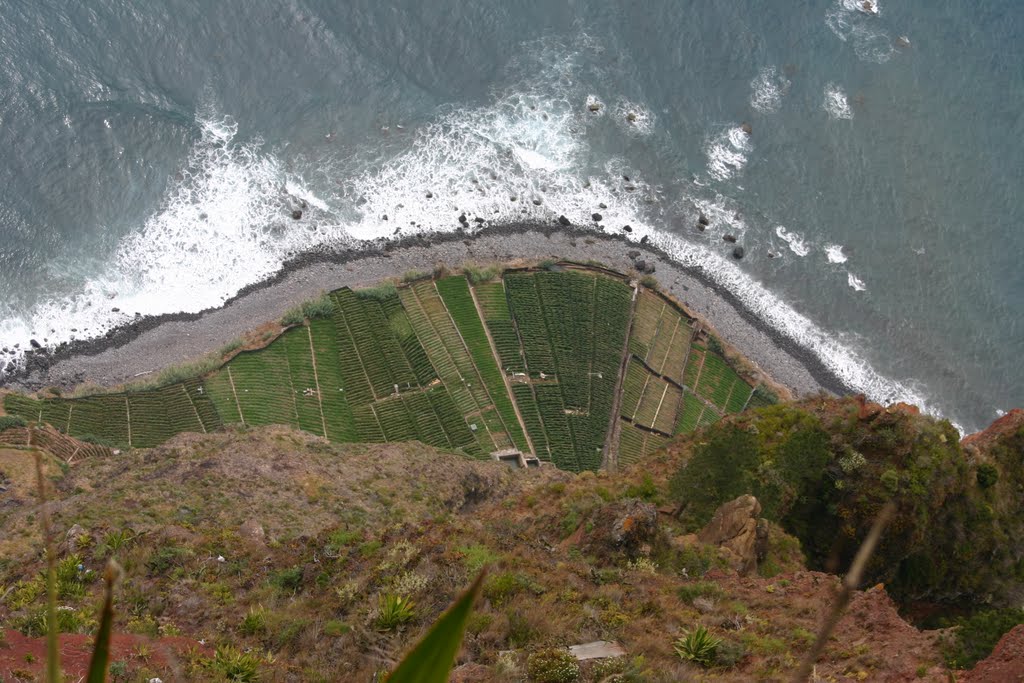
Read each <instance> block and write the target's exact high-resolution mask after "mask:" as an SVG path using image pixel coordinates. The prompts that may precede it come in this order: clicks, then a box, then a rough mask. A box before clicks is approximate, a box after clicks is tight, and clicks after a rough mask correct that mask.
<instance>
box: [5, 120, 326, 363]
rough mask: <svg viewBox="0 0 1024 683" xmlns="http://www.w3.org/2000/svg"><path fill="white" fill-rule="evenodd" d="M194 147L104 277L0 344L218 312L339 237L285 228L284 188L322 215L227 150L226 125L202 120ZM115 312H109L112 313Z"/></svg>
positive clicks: (275, 165) (255, 161)
mask: <svg viewBox="0 0 1024 683" xmlns="http://www.w3.org/2000/svg"><path fill="white" fill-rule="evenodd" d="M198 123H199V129H200V140H199V141H198V142H197V143H196V145H195V146H194V148H193V149H192V151H191V154H190V158H189V160H188V163H187V170H186V171H185V172H183V174H182V175H183V179H182V180H181V182H180V183H179V184H178V185H177V186H176V187H175V188H174V189H173V190H172V192H171V194H170V195H169V196H168V197H167V199H166V200H165V201H164V203H163V206H162V207H161V208H160V209H159V210H157V211H156V212H155V213H154V214H153V215H151V216H150V217H149V218H148V219H147V220H146V222H145V224H144V225H143V226H142V227H141V228H140V229H139V230H138V231H136V232H134V233H132V234H130V235H129V236H127V237H126V238H125V239H124V240H123V241H122V242H121V243H120V245H118V248H117V251H116V252H115V254H114V255H113V256H112V257H111V259H110V264H109V267H108V269H107V270H106V272H105V273H104V274H103V275H102V276H100V277H97V278H93V279H90V280H88V281H87V282H86V283H85V284H84V285H83V287H82V289H81V291H79V292H78V293H77V294H75V295H73V296H71V297H68V298H67V299H64V300H51V301H47V302H44V303H41V304H39V305H38V306H36V307H35V308H33V309H32V310H31V311H29V312H28V313H27V314H25V315H22V316H18V317H11V318H7V319H5V320H4V321H3V322H2V323H0V345H2V346H13V345H14V344H16V343H17V344H20V345H21V348H22V349H25V348H26V347H27V346H28V345H27V341H28V339H29V338H37V339H39V340H43V339H44V338H45V339H46V340H47V343H49V344H51V345H52V344H56V343H59V342H62V341H69V340H72V339H75V338H76V337H77V338H90V337H95V336H100V335H102V334H103V332H104V331H105V330H107V329H109V328H110V327H112V326H114V325H117V324H120V323H123V322H125V321H127V320H129V319H131V318H132V317H133V316H134V314H135V313H140V314H143V315H159V314H163V313H177V312H195V311H200V310H203V309H205V308H209V307H212V306H218V305H220V304H222V303H223V302H224V301H225V300H226V299H227V298H229V297H230V296H231V295H233V294H234V293H235V292H237V291H238V290H239V289H240V288H242V287H244V286H246V285H248V284H250V283H252V282H256V281H259V280H261V279H263V278H265V277H267V276H269V275H271V274H273V273H274V272H275V271H276V270H277V269H278V268H280V266H281V264H282V263H283V261H284V260H285V259H286V258H287V255H288V254H289V253H294V252H296V251H300V250H302V249H304V248H306V247H307V246H309V245H310V244H311V243H324V242H329V241H336V240H339V239H341V238H342V237H343V233H341V232H339V231H337V230H335V229H331V228H330V227H327V226H328V225H329V222H327V221H322V222H320V223H319V224H318V225H317V226H316V227H314V226H313V224H312V223H309V222H303V221H298V222H296V221H292V220H291V218H290V217H289V216H288V214H287V212H286V211H285V209H286V205H285V197H284V195H283V194H282V192H281V188H282V187H286V188H288V187H290V188H291V189H292V190H294V192H295V194H297V195H298V196H299V197H302V198H305V200H306V201H307V203H308V204H309V205H312V206H319V207H326V204H324V203H323V202H322V201H321V200H319V199H318V198H317V197H315V196H314V195H313V193H312V192H310V191H308V190H306V189H305V188H304V187H303V185H302V183H301V181H299V180H296V179H289V177H288V174H287V173H286V172H285V171H284V170H283V168H282V167H281V164H280V162H279V161H278V160H277V159H276V158H274V157H273V156H270V155H266V154H263V153H261V152H260V151H259V143H258V142H253V143H250V144H244V145H243V144H233V143H232V139H233V138H234V136H235V134H236V132H237V126H236V124H235V123H234V122H233V121H231V120H230V119H219V120H208V121H207V120H204V121H199V122H198ZM115 308H116V309H119V310H118V311H116V312H115V311H114V310H113V309H115Z"/></svg>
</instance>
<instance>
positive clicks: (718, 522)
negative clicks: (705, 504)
mask: <svg viewBox="0 0 1024 683" xmlns="http://www.w3.org/2000/svg"><path fill="white" fill-rule="evenodd" d="M760 514H761V503H759V502H758V500H757V498H755V497H754V496H752V495H750V494H745V495H742V496H740V497H739V498H737V499H735V500H731V501H729V502H728V503H723V504H722V506H721V507H719V508H718V509H717V510H715V514H714V516H713V517H712V518H711V521H710V522H708V525H707V526H706V527H704V528H703V529H701V531H700V533H698V534H697V540H699V541H700V542H701V543H706V544H708V545H715V546H718V548H719V551H720V552H721V554H722V556H723V557H724V558H725V560H726V561H727V562H728V563H729V565H730V566H731V567H732V568H733V569H735V570H736V571H737V572H739V573H740V574H741V575H747V574H749V573H750V572H752V571H754V570H755V569H757V550H758V546H759V545H763V544H764V543H765V542H766V540H760V542H759V539H758V515H760ZM763 529H764V530H763V531H762V536H763V535H764V534H765V533H766V531H767V526H764V527H763Z"/></svg>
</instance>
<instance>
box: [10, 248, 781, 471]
mask: <svg viewBox="0 0 1024 683" xmlns="http://www.w3.org/2000/svg"><path fill="white" fill-rule="evenodd" d="M634 298H635V301H634ZM330 300H331V303H332V304H333V307H332V310H331V311H330V315H329V316H328V317H324V318H319V319H314V320H307V321H306V322H305V324H303V325H298V326H294V327H291V328H289V329H286V330H285V331H284V332H282V334H281V335H280V336H278V337H277V338H276V339H274V340H273V341H271V342H270V343H269V344H268V345H267V346H265V347H263V348H261V349H258V350H253V351H244V352H241V353H239V354H237V355H235V356H234V357H233V358H231V359H230V360H228V361H227V362H226V363H224V364H223V365H222V366H221V367H220V368H218V369H217V370H215V371H213V372H211V373H209V374H207V375H206V376H204V377H201V378H195V379H190V380H187V381H184V382H178V383H175V384H171V385H168V386H164V387H161V388H158V389H148V390H139V391H131V392H122V393H115V394H102V395H96V396H89V397H83V398H66V399H65V398H48V399H35V398H29V397H26V396H22V395H18V394H8V395H6V397H5V399H4V408H5V410H6V412H8V413H10V414H12V415H19V416H21V417H23V418H25V419H26V420H29V421H31V422H37V423H41V424H49V425H52V428H53V429H52V430H51V431H50V432H47V434H49V435H50V436H49V437H47V438H51V440H52V439H55V438H56V439H58V440H59V436H60V435H61V434H68V435H70V436H73V437H76V438H79V439H82V440H83V441H85V442H89V443H91V444H102V445H105V446H108V447H111V448H148V447H151V446H155V445H158V444H160V443H163V442H164V441H166V440H167V439H169V438H171V437H172V436H174V435H175V434H179V433H181V432H208V431H212V430H215V429H218V428H220V427H221V426H222V425H226V424H241V425H267V424H283V425H289V426H292V427H295V428H298V429H302V430H305V431H308V432H311V433H313V434H317V435H319V436H323V437H326V438H327V439H330V440H332V441H338V442H385V441H407V440H420V441H423V442H424V443H427V444H430V445H434V446H438V447H441V448H447V449H452V450H455V451H459V452H462V453H464V454H466V455H468V456H471V457H477V458H487V457H490V454H492V453H495V452H500V451H504V450H508V449H516V450H519V451H523V452H532V453H534V454H536V455H537V456H538V457H540V458H541V459H542V460H546V461H550V462H552V463H554V464H555V465H557V466H558V467H561V468H564V469H568V470H572V471H581V470H586V469H590V470H593V469H597V468H599V467H600V466H601V465H602V461H603V457H604V451H605V450H607V451H608V452H609V453H610V454H612V455H616V456H617V461H618V462H620V463H630V462H635V461H637V460H640V459H642V458H643V457H644V456H646V455H648V454H650V453H651V452H653V451H654V450H657V449H658V448H660V447H661V446H662V445H664V443H665V442H666V441H667V440H668V439H669V438H671V437H672V436H673V435H675V434H679V433H683V432H688V431H692V430H694V429H696V428H698V427H700V426H704V425H707V424H710V423H712V422H714V421H716V420H718V419H720V418H721V416H722V415H723V414H726V413H731V412H736V411H739V410H742V409H743V408H744V407H745V406H746V405H747V404H748V403H749V404H750V405H752V406H760V405H767V404H768V403H771V402H773V397H772V395H771V394H770V393H769V392H765V391H761V390H758V391H753V389H752V388H751V386H750V385H748V384H747V382H746V381H744V380H743V378H742V377H740V376H739V375H738V374H737V373H736V371H735V370H734V369H733V368H732V367H731V366H730V365H729V364H728V363H727V362H726V361H725V360H724V359H723V358H722V356H721V355H720V354H718V353H715V352H714V351H713V350H711V349H710V348H709V345H708V343H707V341H706V340H705V339H704V336H703V335H701V334H699V333H696V332H695V326H694V322H693V320H692V319H690V318H689V317H688V316H687V315H686V314H685V313H684V312H683V311H682V310H680V309H679V308H678V307H677V306H676V305H675V304H673V303H672V302H670V301H669V300H668V299H666V298H664V297H663V296H661V295H660V294H658V293H656V292H653V291H651V290H647V289H645V288H637V289H634V286H632V285H631V284H630V283H628V282H626V281H625V280H624V279H622V278H618V277H615V276H613V275H610V274H608V273H606V272H602V271H598V270H593V269H587V268H582V267H577V266H567V267H564V268H556V269H552V270H519V271H508V272H506V273H505V274H504V275H503V276H502V278H501V279H500V280H496V281H492V282H487V283H482V284H477V285H474V286H471V285H470V284H469V282H468V281H467V280H466V278H464V277H462V276H452V277H444V278H441V279H439V280H436V281H435V280H421V281H419V282H415V283H413V284H410V285H407V286H402V287H399V288H398V289H397V290H394V289H392V290H391V291H388V290H387V289H381V290H373V291H367V292H354V291H352V290H349V289H341V290H338V291H335V292H332V293H331V294H330ZM624 352H625V353H626V355H625V356H624V355H623V354H624ZM623 367H624V368H625V373H624V375H623V377H622V381H621V386H620V377H619V375H620V368H623ZM617 399H619V400H617ZM616 405H618V406H619V407H618V412H617V413H615V414H614V415H615V416H614V419H613V409H614V407H615V406H616ZM616 423H617V425H618V427H617V433H618V439H617V440H614V441H615V443H614V444H612V447H611V448H609V449H606V448H605V446H606V442H607V441H608V440H609V427H610V426H611V425H615V424H616ZM48 429H49V428H48ZM26 433H27V432H26ZM40 433H42V432H40ZM54 435H56V436H54ZM12 438H13V437H12ZM76 443H77V442H76ZM89 448H90V449H91V450H89V451H88V452H89V453H103V454H106V453H109V452H110V451H109V450H106V449H104V448H103V447H102V446H90V447H89Z"/></svg>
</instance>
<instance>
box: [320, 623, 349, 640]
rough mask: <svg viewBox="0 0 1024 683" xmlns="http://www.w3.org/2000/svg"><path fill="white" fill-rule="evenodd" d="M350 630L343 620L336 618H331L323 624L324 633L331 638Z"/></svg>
mask: <svg viewBox="0 0 1024 683" xmlns="http://www.w3.org/2000/svg"><path fill="white" fill-rule="evenodd" d="M351 630H352V627H351V626H349V625H348V624H346V623H345V622H344V621H340V620H338V619H331V620H330V621H328V622H327V623H325V624H324V635H325V636H330V637H331V638H337V637H338V636H343V635H345V634H346V633H348V632H349V631H351Z"/></svg>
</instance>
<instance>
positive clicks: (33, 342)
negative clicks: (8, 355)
mask: <svg viewBox="0 0 1024 683" xmlns="http://www.w3.org/2000/svg"><path fill="white" fill-rule="evenodd" d="M28 343H29V345H30V346H31V347H32V348H33V349H41V348H43V345H42V344H40V343H39V342H37V341H36V340H35V339H29V340H28Z"/></svg>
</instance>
